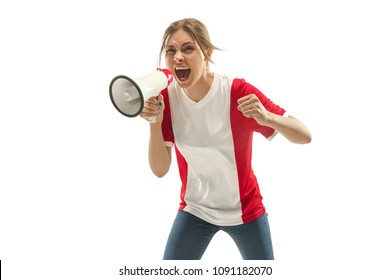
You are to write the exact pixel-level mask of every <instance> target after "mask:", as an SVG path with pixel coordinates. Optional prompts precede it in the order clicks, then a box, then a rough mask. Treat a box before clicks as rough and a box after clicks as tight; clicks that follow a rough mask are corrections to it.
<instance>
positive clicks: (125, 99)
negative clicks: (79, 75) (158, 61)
mask: <svg viewBox="0 0 390 280" xmlns="http://www.w3.org/2000/svg"><path fill="white" fill-rule="evenodd" d="M172 80H173V75H172V73H171V71H169V70H168V69H161V68H157V70H156V71H154V72H152V73H149V74H147V75H145V76H142V77H139V78H137V79H134V80H133V79H130V78H129V77H127V76H124V75H119V76H116V77H115V78H113V79H112V81H111V83H110V99H111V102H112V104H113V105H114V107H115V108H116V109H117V110H118V111H119V112H120V113H121V114H123V115H125V116H126V117H130V118H133V117H136V116H138V115H139V114H141V112H142V110H143V108H144V103H145V101H146V100H148V99H149V98H151V97H157V96H158V95H159V94H160V92H161V91H162V90H163V89H165V88H166V87H167V86H168V85H169V84H170V83H171V82H172ZM150 121H152V120H150Z"/></svg>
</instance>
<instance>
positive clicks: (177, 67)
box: [165, 29, 207, 89]
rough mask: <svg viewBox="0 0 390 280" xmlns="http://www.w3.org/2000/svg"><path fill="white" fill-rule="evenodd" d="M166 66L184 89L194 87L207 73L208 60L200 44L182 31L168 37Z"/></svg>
mask: <svg viewBox="0 0 390 280" xmlns="http://www.w3.org/2000/svg"><path fill="white" fill-rule="evenodd" d="M165 64H166V65H167V68H168V69H169V70H170V71H171V72H172V73H173V75H174V77H175V79H176V81H177V82H178V83H179V85H180V87H182V88H184V89H186V88H190V87H192V86H193V85H194V84H195V83H197V82H198V81H199V80H200V79H201V78H202V77H205V75H204V74H205V73H206V72H207V71H206V70H207V59H206V58H205V56H204V54H203V52H202V50H201V49H200V47H199V45H198V43H197V42H196V41H195V40H194V39H193V38H192V37H191V36H190V34H188V33H187V32H186V31H184V30H182V29H179V30H178V31H176V32H175V33H173V34H172V35H170V36H169V37H168V40H167V42H166V44H165Z"/></svg>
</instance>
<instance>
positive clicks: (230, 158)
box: [141, 18, 311, 260]
mask: <svg viewBox="0 0 390 280" xmlns="http://www.w3.org/2000/svg"><path fill="white" fill-rule="evenodd" d="M214 50H218V48H217V47H215V46H214V45H213V44H212V43H211V41H210V38H209V35H208V31H207V28H206V26H205V25H204V24H203V23H202V22H200V21H198V20H197V19H193V18H186V19H182V20H179V21H176V22H173V23H171V24H170V26H169V27H168V28H167V29H166V31H165V34H164V36H163V41H162V46H161V51H160V60H161V57H162V55H163V54H164V55H165V64H166V67H167V68H168V69H169V70H170V71H171V72H172V73H173V75H174V78H175V79H174V81H173V82H172V83H171V84H170V85H169V87H168V88H167V89H165V90H163V91H162V92H161V94H160V96H159V97H158V99H156V98H151V99H149V100H148V101H147V102H146V104H145V107H144V110H143V112H142V113H141V117H143V118H145V119H146V120H148V119H150V118H153V117H157V120H156V121H155V122H153V123H150V143H149V163H150V167H151V169H152V171H153V173H154V174H155V175H156V176H158V177H162V176H164V175H165V174H166V173H167V172H168V170H169V167H170V165H171V152H172V151H171V150H172V148H173V147H174V149H175V152H176V157H177V161H178V167H179V173H180V177H181V181H182V186H181V193H180V198H181V203H180V206H179V211H178V213H177V217H176V219H175V221H174V223H173V226H172V229H171V233H170V235H169V238H168V241H167V244H166V248H165V253H164V259H165V260H173V259H176V260H194V259H201V257H202V255H203V253H204V252H205V250H206V249H207V246H208V244H209V242H210V241H211V239H212V238H213V236H214V234H215V233H217V232H218V231H219V230H223V231H225V232H226V233H228V234H229V235H230V236H231V237H232V239H233V240H234V242H235V244H236V245H237V247H238V249H239V251H240V253H241V256H242V258H243V259H257V260H260V259H263V260H271V259H273V258H274V255H273V249H272V241H271V235H270V229H269V225H268V220H267V213H266V211H265V207H264V205H263V203H262V196H261V193H260V190H259V185H258V182H257V179H256V176H255V175H254V173H253V170H252V165H251V154H252V135H253V132H258V133H261V134H262V135H263V136H264V137H266V138H267V139H269V140H271V139H272V138H273V136H274V135H275V134H276V133H280V134H282V135H283V136H284V137H286V138H287V139H288V140H290V141H291V142H293V143H300V144H304V143H309V142H310V141H311V135H310V132H309V130H308V129H307V128H306V126H305V125H304V124H303V123H302V122H300V121H299V120H298V119H296V118H294V117H293V116H291V115H286V114H285V112H286V111H285V110H284V109H283V108H281V107H279V106H278V105H276V104H274V103H273V102H272V101H271V100H270V99H268V98H267V97H266V96H265V95H264V94H263V93H262V92H260V91H259V90H258V89H257V88H255V87H254V86H252V85H251V84H249V83H247V82H246V81H245V80H243V79H237V78H236V79H232V78H229V77H227V76H225V75H222V74H219V73H214V72H211V71H210V69H209V63H210V62H211V57H212V53H213V51H214Z"/></svg>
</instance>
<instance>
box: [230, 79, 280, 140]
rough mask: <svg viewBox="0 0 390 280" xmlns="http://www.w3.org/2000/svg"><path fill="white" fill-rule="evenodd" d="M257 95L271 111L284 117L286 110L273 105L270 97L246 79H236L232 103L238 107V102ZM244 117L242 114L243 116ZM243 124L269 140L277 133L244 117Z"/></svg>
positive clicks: (233, 86) (233, 85)
mask: <svg viewBox="0 0 390 280" xmlns="http://www.w3.org/2000/svg"><path fill="white" fill-rule="evenodd" d="M252 93H253V94H256V96H257V97H258V98H259V100H260V102H261V103H262V104H263V105H264V107H265V108H266V109H267V110H268V111H269V112H272V113H274V114H277V115H283V114H284V113H285V112H286V110H285V109H283V108H281V107H279V106H278V105H276V104H275V103H273V102H272V101H271V100H270V99H269V98H268V97H266V96H265V95H264V94H263V93H262V92H261V91H260V90H258V89H257V88H256V87H254V86H253V85H251V84H249V83H247V82H246V81H245V80H244V79H234V80H233V84H232V100H231V101H232V102H234V103H235V104H236V105H237V106H238V103H237V100H238V99H239V98H241V97H243V96H245V95H248V94H252ZM241 115H242V114H241ZM242 117H243V120H242V121H243V122H245V123H247V125H248V126H250V128H251V129H252V130H253V131H256V132H259V133H261V134H262V135H263V136H264V137H265V138H269V137H270V136H272V135H273V134H274V132H275V130H274V129H273V128H271V127H268V126H262V125H259V124H258V123H257V122H256V121H255V120H254V119H249V118H245V117H244V116H243V115H242Z"/></svg>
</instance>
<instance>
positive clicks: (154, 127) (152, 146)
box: [149, 124, 171, 177]
mask: <svg viewBox="0 0 390 280" xmlns="http://www.w3.org/2000/svg"><path fill="white" fill-rule="evenodd" d="M170 165H171V148H170V147H166V146H165V143H164V138H163V135H162V131H161V125H158V124H151V125H150V140H149V166H150V168H151V170H152V172H153V173H154V174H155V175H156V176H157V177H163V176H164V175H165V174H166V173H167V172H168V170H169V167H170Z"/></svg>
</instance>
